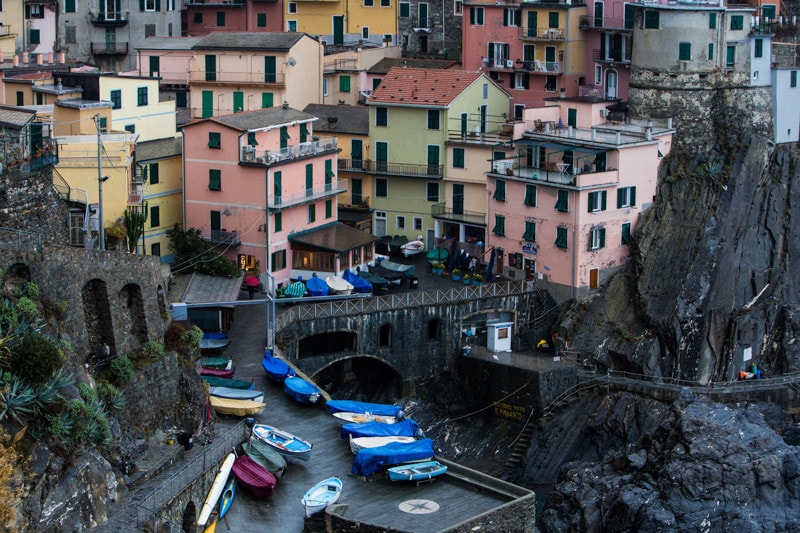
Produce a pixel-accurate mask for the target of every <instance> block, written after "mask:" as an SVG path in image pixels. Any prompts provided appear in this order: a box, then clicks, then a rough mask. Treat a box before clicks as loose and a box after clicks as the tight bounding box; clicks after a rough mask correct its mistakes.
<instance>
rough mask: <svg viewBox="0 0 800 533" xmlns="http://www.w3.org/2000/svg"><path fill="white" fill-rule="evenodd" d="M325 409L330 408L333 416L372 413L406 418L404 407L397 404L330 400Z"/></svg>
mask: <svg viewBox="0 0 800 533" xmlns="http://www.w3.org/2000/svg"><path fill="white" fill-rule="evenodd" d="M325 407H327V408H328V411H329V412H330V413H331V414H333V413H340V412H342V411H344V412H348V413H372V414H373V415H382V416H394V417H397V418H405V414H404V413H403V407H402V406H401V405H396V404H388V403H372V402H359V401H356V400H328V401H327V402H325Z"/></svg>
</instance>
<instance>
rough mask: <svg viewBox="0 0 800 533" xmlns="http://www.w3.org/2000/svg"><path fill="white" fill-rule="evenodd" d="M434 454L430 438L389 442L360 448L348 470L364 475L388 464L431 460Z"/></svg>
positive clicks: (370, 473)
mask: <svg viewBox="0 0 800 533" xmlns="http://www.w3.org/2000/svg"><path fill="white" fill-rule="evenodd" d="M434 455H436V454H435V452H434V451H433V441H432V440H431V439H419V440H417V441H415V442H410V443H400V442H390V443H389V444H387V445H385V446H378V447H376V448H364V449H363V450H360V451H359V452H358V453H357V454H356V457H355V459H353V465H352V467H351V468H350V472H351V473H352V474H356V475H357V476H365V477H366V476H369V475H372V474H374V473H375V472H377V471H379V470H381V469H383V468H385V467H388V466H395V465H401V464H406V463H411V462H415V461H432V460H433V457H434Z"/></svg>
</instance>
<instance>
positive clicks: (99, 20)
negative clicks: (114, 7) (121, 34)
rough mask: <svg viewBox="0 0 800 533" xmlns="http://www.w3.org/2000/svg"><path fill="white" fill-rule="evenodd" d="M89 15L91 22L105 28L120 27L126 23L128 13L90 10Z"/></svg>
mask: <svg viewBox="0 0 800 533" xmlns="http://www.w3.org/2000/svg"><path fill="white" fill-rule="evenodd" d="M89 17H91V22H92V24H94V25H95V26H102V27H106V28H121V27H123V26H125V25H127V24H128V14H127V13H122V12H121V11H102V12H100V13H92V12H90V13H89Z"/></svg>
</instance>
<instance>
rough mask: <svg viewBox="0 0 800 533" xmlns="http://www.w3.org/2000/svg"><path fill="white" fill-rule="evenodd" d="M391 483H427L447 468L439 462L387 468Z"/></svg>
mask: <svg viewBox="0 0 800 533" xmlns="http://www.w3.org/2000/svg"><path fill="white" fill-rule="evenodd" d="M386 471H387V472H388V473H389V479H391V480H392V481H417V482H419V481H429V480H431V479H433V478H435V477H437V476H441V475H442V474H445V473H446V472H447V467H446V466H445V465H443V464H442V463H440V462H439V461H425V462H422V463H410V464H405V465H399V466H393V467H390V468H387V469H386Z"/></svg>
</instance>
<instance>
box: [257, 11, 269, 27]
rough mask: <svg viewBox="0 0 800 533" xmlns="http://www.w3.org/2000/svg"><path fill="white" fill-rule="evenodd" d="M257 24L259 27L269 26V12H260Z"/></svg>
mask: <svg viewBox="0 0 800 533" xmlns="http://www.w3.org/2000/svg"><path fill="white" fill-rule="evenodd" d="M256 26H258V27H259V28H266V27H267V14H266V13H258V14H257V15H256Z"/></svg>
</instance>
